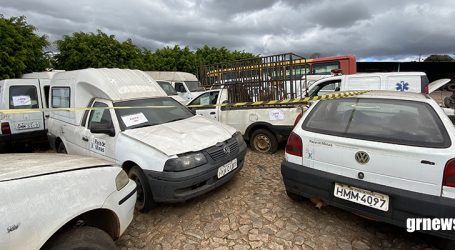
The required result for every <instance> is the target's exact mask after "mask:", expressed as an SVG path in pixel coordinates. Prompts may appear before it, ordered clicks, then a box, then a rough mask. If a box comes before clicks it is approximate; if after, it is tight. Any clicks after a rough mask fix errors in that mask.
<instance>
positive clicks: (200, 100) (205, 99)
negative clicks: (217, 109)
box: [190, 92, 212, 105]
mask: <svg viewBox="0 0 455 250" xmlns="http://www.w3.org/2000/svg"><path fill="white" fill-rule="evenodd" d="M210 93H212V92H207V93H204V94H202V95H200V96H199V97H197V98H196V99H194V100H193V101H192V102H191V103H190V105H207V104H210Z"/></svg>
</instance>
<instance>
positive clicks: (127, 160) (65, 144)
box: [48, 69, 246, 212]
mask: <svg viewBox="0 0 455 250" xmlns="http://www.w3.org/2000/svg"><path fill="white" fill-rule="evenodd" d="M50 99H51V100H50V103H51V105H52V107H53V108H79V107H86V108H89V109H87V110H82V109H76V110H72V111H52V112H50V117H49V132H48V136H49V141H50V144H51V146H52V147H53V148H54V149H56V150H57V151H58V152H60V153H65V152H67V153H70V154H80V155H90V156H94V157H99V158H103V159H107V160H111V161H114V162H116V163H117V164H118V165H121V166H122V168H123V169H124V170H125V171H126V172H127V173H128V176H129V177H130V178H131V179H133V180H134V181H135V182H136V184H137V186H138V198H137V204H136V205H137V208H138V209H139V211H141V212H145V211H148V210H149V209H151V208H152V207H153V206H154V205H155V204H156V203H157V202H181V201H185V200H188V199H191V198H193V197H196V196H198V195H200V194H203V193H206V192H208V191H210V190H213V189H214V188H217V187H219V186H221V185H223V184H224V183H226V182H227V181H229V180H230V179H231V178H232V177H234V176H235V174H236V173H237V172H239V171H240V169H241V168H242V167H243V163H244V158H245V154H246V143H245V142H244V140H243V138H242V135H241V134H240V133H239V132H237V131H236V130H235V129H234V128H232V127H229V126H227V125H223V124H221V123H219V122H216V121H212V120H209V119H206V118H204V117H202V116H198V115H194V114H193V113H192V112H191V111H190V110H189V109H187V108H186V107H185V106H183V105H181V104H180V103H179V102H177V101H175V100H174V99H172V98H170V97H168V96H167V95H166V93H165V92H164V91H163V89H162V88H161V87H160V86H159V85H158V84H157V83H156V81H154V80H153V79H152V78H151V77H150V76H149V75H148V74H146V73H145V72H143V71H139V70H126V69H84V70H76V71H68V72H62V73H59V74H57V75H55V76H54V78H53V79H52V81H51V90H50Z"/></svg>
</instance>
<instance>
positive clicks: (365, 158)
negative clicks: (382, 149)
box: [355, 151, 370, 164]
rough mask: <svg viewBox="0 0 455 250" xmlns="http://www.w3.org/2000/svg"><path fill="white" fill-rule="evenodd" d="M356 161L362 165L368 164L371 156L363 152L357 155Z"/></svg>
mask: <svg viewBox="0 0 455 250" xmlns="http://www.w3.org/2000/svg"><path fill="white" fill-rule="evenodd" d="M355 160H356V161H357V162H358V163H360V164H366V163H368V162H369V161H370V156H369V155H368V154H367V153H366V152H363V151H359V152H357V153H355Z"/></svg>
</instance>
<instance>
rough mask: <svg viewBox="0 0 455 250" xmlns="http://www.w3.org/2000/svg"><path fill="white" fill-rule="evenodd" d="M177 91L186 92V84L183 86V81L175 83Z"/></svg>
mask: <svg viewBox="0 0 455 250" xmlns="http://www.w3.org/2000/svg"><path fill="white" fill-rule="evenodd" d="M175 91H177V92H181V93H185V92H186V90H185V86H183V83H181V82H176V83H175Z"/></svg>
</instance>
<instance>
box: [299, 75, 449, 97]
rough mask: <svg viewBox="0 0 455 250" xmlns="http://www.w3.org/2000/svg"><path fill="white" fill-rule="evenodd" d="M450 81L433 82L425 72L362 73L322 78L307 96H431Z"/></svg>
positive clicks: (309, 89) (315, 83)
mask: <svg viewBox="0 0 455 250" xmlns="http://www.w3.org/2000/svg"><path fill="white" fill-rule="evenodd" d="M449 81H450V79H440V80H437V81H434V82H432V83H431V84H430V83H429V81H428V77H427V76H426V74H425V73H423V72H391V73H362V74H352V75H337V76H332V77H326V78H322V79H320V80H318V81H316V82H314V83H313V84H312V85H310V86H309V87H308V91H307V96H311V97H312V96H321V95H326V94H331V93H333V92H335V91H350V90H395V91H400V92H415V93H426V94H429V93H431V92H433V91H435V90H437V89H438V88H440V87H442V86H443V85H445V84H446V83H448V82H449Z"/></svg>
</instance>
